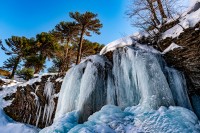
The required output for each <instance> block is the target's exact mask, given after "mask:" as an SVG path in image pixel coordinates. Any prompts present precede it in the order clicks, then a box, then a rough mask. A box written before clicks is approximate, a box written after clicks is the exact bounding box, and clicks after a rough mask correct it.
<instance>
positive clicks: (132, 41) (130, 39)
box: [100, 32, 160, 55]
mask: <svg viewBox="0 0 200 133" xmlns="http://www.w3.org/2000/svg"><path fill="white" fill-rule="evenodd" d="M143 36H145V37H147V36H148V33H145V32H144V33H143V32H138V33H135V34H134V35H131V36H127V37H124V38H121V39H118V40H115V41H113V42H111V43H109V44H107V45H106V46H105V47H104V48H103V49H102V50H101V51H100V55H103V54H105V53H107V52H109V51H114V50H115V49H117V48H121V47H125V46H131V45H135V46H136V47H138V48H140V49H143V50H146V51H149V52H152V53H160V52H159V51H157V50H156V49H154V48H153V47H151V46H147V45H145V44H139V43H138V42H137V40H138V39H140V38H142V37H143Z"/></svg>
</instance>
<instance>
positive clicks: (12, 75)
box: [9, 56, 21, 79]
mask: <svg viewBox="0 0 200 133" xmlns="http://www.w3.org/2000/svg"><path fill="white" fill-rule="evenodd" d="M20 58H21V57H20V56H19V57H18V58H17V60H16V62H15V65H14V67H13V70H12V73H11V75H10V76H9V78H10V79H12V78H14V75H15V71H16V70H17V66H18V64H19V61H20Z"/></svg>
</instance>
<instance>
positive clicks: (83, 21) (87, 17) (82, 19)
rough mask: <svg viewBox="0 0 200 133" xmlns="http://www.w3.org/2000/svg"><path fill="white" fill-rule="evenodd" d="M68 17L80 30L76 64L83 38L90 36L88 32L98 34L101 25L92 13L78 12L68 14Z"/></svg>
mask: <svg viewBox="0 0 200 133" xmlns="http://www.w3.org/2000/svg"><path fill="white" fill-rule="evenodd" d="M69 16H70V17H71V18H72V19H74V20H75V22H76V24H77V25H78V26H79V30H80V39H79V44H78V46H79V47H78V54H77V59H76V64H78V63H79V62H80V60H81V54H82V46H83V39H84V36H85V35H86V36H91V33H90V32H93V33H96V34H100V28H101V27H102V24H101V23H100V20H99V19H97V14H94V13H92V12H85V13H83V14H81V13H79V12H74V13H73V12H70V13H69Z"/></svg>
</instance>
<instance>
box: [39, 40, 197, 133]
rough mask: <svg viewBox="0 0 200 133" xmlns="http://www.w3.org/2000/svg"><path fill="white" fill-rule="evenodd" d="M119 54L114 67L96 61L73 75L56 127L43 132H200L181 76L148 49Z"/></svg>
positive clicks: (101, 57) (100, 59)
mask: <svg viewBox="0 0 200 133" xmlns="http://www.w3.org/2000/svg"><path fill="white" fill-rule="evenodd" d="M113 47H114V45H113ZM107 50H108V49H107ZM107 50H106V51H107ZM113 50H114V51H113V59H112V61H109V60H108V59H107V58H106V57H105V56H104V55H94V56H90V57H88V58H87V59H85V60H84V61H82V62H81V63H80V64H79V65H77V66H74V67H73V68H71V69H70V70H69V71H68V72H67V74H66V76H65V78H64V81H63V84H62V88H61V91H60V95H59V100H58V106H57V109H56V115H55V119H54V124H53V125H52V126H50V127H47V128H45V129H43V130H42V131H41V132H65V131H67V132H73V133H74V132H166V131H168V130H169V132H190V131H194V132H199V131H200V126H199V122H198V118H197V117H196V115H195V114H194V113H193V112H192V111H190V110H192V107H191V104H190V101H189V98H188V95H187V86H186V82H185V78H184V75H183V74H182V73H181V72H179V71H177V70H175V69H174V68H170V67H168V66H167V65H166V63H165V61H164V60H163V59H162V56H161V54H158V52H155V51H152V49H151V48H149V49H148V47H146V48H145V49H144V48H141V47H138V44H134V45H132V46H124V47H115V48H114V49H113ZM108 51H109V50H108ZM104 52H105V51H104ZM104 52H103V53H104ZM104 105H106V106H104ZM114 105H116V106H118V107H116V106H114ZM175 106H181V107H175ZM102 107H103V108H102ZM182 107H184V108H182ZM186 108H187V109H186ZM124 109H125V110H124ZM99 110H100V111H99ZM123 110H124V111H123ZM98 111H99V112H98ZM95 112H96V113H95ZM83 122H84V123H83ZM78 123H83V124H78Z"/></svg>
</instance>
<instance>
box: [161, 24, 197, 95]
mask: <svg viewBox="0 0 200 133" xmlns="http://www.w3.org/2000/svg"><path fill="white" fill-rule="evenodd" d="M172 43H176V44H177V45H179V46H181V48H178V49H174V50H172V51H169V52H168V53H166V54H165V55H164V58H165V60H166V62H167V63H168V64H170V65H171V66H173V67H175V68H177V69H178V70H181V71H182V72H184V73H185V76H186V78H187V83H188V91H189V92H190V94H193V93H195V94H198V95H200V23H198V24H196V25H195V27H191V28H188V29H185V30H184V32H182V33H181V34H180V35H179V36H178V37H176V38H169V37H168V38H166V39H164V40H161V41H160V42H159V43H158V46H159V50H160V51H163V50H164V49H165V48H167V47H168V46H169V45H170V44H172Z"/></svg>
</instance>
